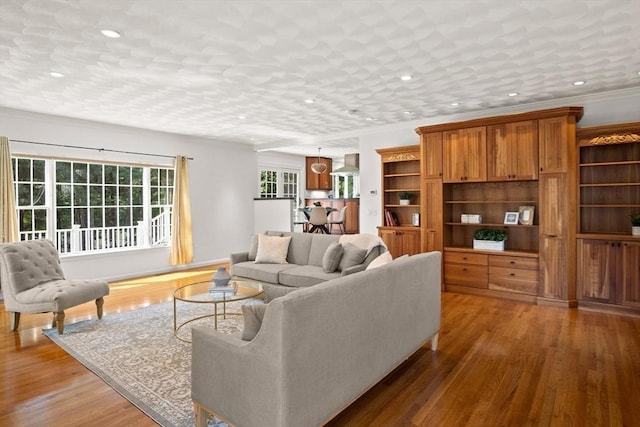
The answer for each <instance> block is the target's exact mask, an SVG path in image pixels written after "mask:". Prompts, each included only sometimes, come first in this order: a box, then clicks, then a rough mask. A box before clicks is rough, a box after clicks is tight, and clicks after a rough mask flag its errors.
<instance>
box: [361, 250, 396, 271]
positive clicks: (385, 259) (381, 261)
mask: <svg viewBox="0 0 640 427" xmlns="http://www.w3.org/2000/svg"><path fill="white" fill-rule="evenodd" d="M391 261H393V258H392V257H391V252H385V253H383V254H382V255H380V256H379V257H377V258H376V259H374V260H373V261H371V262H370V263H369V265H367V270H371V269H372V268H378V267H382V266H383V265H385V264H388V263H390V262H391Z"/></svg>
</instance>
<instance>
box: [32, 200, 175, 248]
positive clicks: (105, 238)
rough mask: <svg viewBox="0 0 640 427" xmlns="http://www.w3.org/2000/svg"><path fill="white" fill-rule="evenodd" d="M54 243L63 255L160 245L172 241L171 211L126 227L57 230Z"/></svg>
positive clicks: (35, 235) (39, 234)
mask: <svg viewBox="0 0 640 427" xmlns="http://www.w3.org/2000/svg"><path fill="white" fill-rule="evenodd" d="M35 239H51V237H50V236H49V233H47V232H46V231H25V232H20V240H35ZM51 240H53V242H54V243H55V245H56V247H57V248H58V252H60V253H61V254H72V253H80V252H99V251H108V250H117V249H124V248H133V247H151V246H159V245H163V244H166V243H169V242H170V241H171V209H169V208H165V209H164V211H163V212H162V213H161V214H160V215H158V216H157V217H155V218H153V219H152V220H151V224H150V226H149V227H147V224H146V223H145V222H144V221H138V225H132V226H126V227H93V228H80V225H73V226H72V227H71V228H70V229H65V230H56V232H55V236H54V237H53V239H51Z"/></svg>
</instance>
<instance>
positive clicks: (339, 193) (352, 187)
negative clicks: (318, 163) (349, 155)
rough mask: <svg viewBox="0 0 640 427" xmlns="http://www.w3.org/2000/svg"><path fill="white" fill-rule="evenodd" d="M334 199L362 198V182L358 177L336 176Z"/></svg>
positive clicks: (334, 180)
mask: <svg viewBox="0 0 640 427" xmlns="http://www.w3.org/2000/svg"><path fill="white" fill-rule="evenodd" d="M333 188H334V197H336V198H345V199H350V198H356V197H360V180H359V176H358V175H346V176H345V175H335V176H334V177H333Z"/></svg>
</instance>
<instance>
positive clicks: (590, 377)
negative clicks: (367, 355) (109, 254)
mask: <svg viewBox="0 0 640 427" xmlns="http://www.w3.org/2000/svg"><path fill="white" fill-rule="evenodd" d="M214 268H215V266H212V267H211V268H207V269H200V270H197V271H189V272H184V273H174V274H169V275H161V276H155V277H146V278H141V279H138V280H131V281H126V282H119V283H114V284H112V285H111V294H110V295H109V296H108V297H106V298H105V306H104V312H105V316H109V315H112V314H114V313H118V312H122V311H127V310H133V309H136V308H140V307H143V306H146V305H149V304H155V303H158V302H163V301H169V300H171V295H172V291H173V290H174V289H176V287H178V286H180V285H182V284H184V283H186V282H187V281H190V280H194V279H198V278H201V277H202V278H208V277H210V275H211V274H212V272H213V270H214ZM0 308H1V311H0V312H1V314H2V317H1V319H0V357H1V360H2V364H1V367H0V375H1V377H0V383H1V385H2V387H1V393H2V394H1V395H0V402H1V403H0V426H42V425H46V426H87V425H91V426H93V425H100V426H125V425H127V426H148V425H155V423H154V422H153V421H152V420H151V419H149V418H148V417H146V416H145V415H144V414H143V413H142V412H140V411H139V410H138V409H137V408H135V407H134V406H133V405H132V404H131V403H129V402H128V401H127V400H126V399H124V398H123V397H121V396H120V395H119V394H118V393H116V392H115V391H113V390H112V389H111V387H109V386H107V385H106V384H105V383H104V382H102V380H100V379H99V378H98V377H96V376H95V375H94V374H93V373H91V372H90V371H89V370H87V369H86V368H85V367H84V366H82V365H81V364H80V363H78V362H77V361H76V360H75V359H74V358H72V357H71V356H69V355H67V353H66V352H64V351H63V350H61V349H60V348H59V347H58V346H56V345H55V344H53V343H52V342H51V341H50V340H49V339H48V338H46V337H45V336H44V335H42V333H41V330H42V328H44V327H50V324H51V318H52V315H50V314H39V315H29V314H25V315H23V316H22V319H21V325H20V331H19V332H11V331H9V316H8V314H7V313H6V312H5V311H4V306H3V305H2V304H1V303H0ZM442 308H443V310H442V311H443V314H442V329H441V332H440V342H439V349H438V351H437V352H435V353H434V352H432V351H430V350H428V348H423V349H421V350H419V351H418V352H417V353H416V354H414V355H413V356H411V357H410V358H409V359H408V360H407V361H406V362H405V363H404V364H402V365H401V366H400V367H398V368H397V369H396V370H395V371H394V372H392V373H391V374H390V375H389V376H387V377H386V378H385V379H384V380H382V381H381V382H380V383H379V384H377V385H376V386H375V387H373V388H372V389H371V390H369V392H367V393H366V394H365V395H364V396H362V397H361V398H360V399H358V400H357V401H356V402H354V403H353V404H352V405H351V406H349V407H348V408H347V409H345V410H344V411H343V412H342V413H340V414H339V415H338V416H336V417H335V418H334V419H333V420H332V421H331V422H330V423H329V425H330V426H382V425H384V426H422V425H430V426H523V425H531V426H537V425H545V426H546V425H559V426H571V425H573V426H640V318H637V317H623V316H618V315H612V314H601V313H594V312H588V311H579V310H566V309H558V308H549V307H539V306H535V305H529V304H524V303H517V302H513V301H506V300H499V299H489V298H483V297H477V296H471V295H459V294H453V293H444V294H443V295H442ZM66 314H67V317H66V319H65V321H66V323H73V322H77V321H79V320H83V319H86V318H90V317H95V315H96V314H95V305H93V304H91V303H88V304H84V305H82V306H80V307H76V308H74V309H72V310H68V312H67V313H66ZM168 315H169V314H168ZM381 351H384V349H381ZM267 427H270V426H267ZM274 427H277V426H274Z"/></svg>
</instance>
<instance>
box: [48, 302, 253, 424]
mask: <svg viewBox="0 0 640 427" xmlns="http://www.w3.org/2000/svg"><path fill="white" fill-rule="evenodd" d="M258 302H261V300H245V301H241V302H236V303H229V304H227V310H229V311H231V310H232V311H238V312H239V311H240V310H241V309H240V305H241V304H252V303H258ZM178 304H179V305H178V320H179V321H183V320H186V319H190V318H194V317H197V316H200V315H205V314H210V313H212V310H213V308H212V307H211V305H209V304H189V303H184V302H178ZM202 323H207V324H208V325H210V326H211V327H213V326H212V323H213V320H212V319H211V318H209V319H202V320H200V321H198V322H194V324H202ZM242 328H243V321H242V316H227V319H226V320H219V321H218V330H219V331H221V332H224V333H228V334H231V333H234V332H239V331H242ZM43 332H44V334H45V335H46V336H47V337H49V338H50V339H51V340H52V341H53V342H55V343H56V344H57V345H59V346H60V347H62V348H63V349H64V350H65V351H67V352H68V353H69V354H70V355H71V356H73V357H74V358H76V359H77V360H78V361H79V362H80V363H82V364H83V365H84V366H86V367H87V368H88V369H90V370H91V371H93V372H94V373H95V374H96V375H98V376H99V377H100V378H101V379H102V380H104V381H105V382H106V383H107V384H108V385H109V386H111V387H112V388H113V389H115V390H116V391H117V392H118V393H120V394H121V395H122V396H124V397H125V398H126V399H127V400H129V401H130V402H131V403H133V404H134V405H135V406H137V407H138V408H140V410H142V411H143V412H144V413H146V414H147V415H148V416H149V417H151V418H152V419H153V420H154V421H156V422H157V423H158V424H160V425H162V426H180V427H182V426H193V425H195V416H194V412H193V402H192V400H191V344H189V343H185V342H182V341H180V340H178V339H177V338H176V337H175V336H174V335H173V302H168V303H163V304H155V305H151V306H148V307H145V308H141V309H138V310H133V311H129V312H125V313H117V314H108V313H105V315H104V317H103V318H102V319H101V320H98V319H90V320H85V321H82V322H78V323H73V324H69V325H65V328H64V334H63V335H58V333H57V331H56V329H55V328H52V329H45V330H44V331H43ZM180 336H182V337H185V338H190V336H191V333H190V327H189V326H187V327H185V328H183V329H181V330H180ZM212 422H215V421H212Z"/></svg>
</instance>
